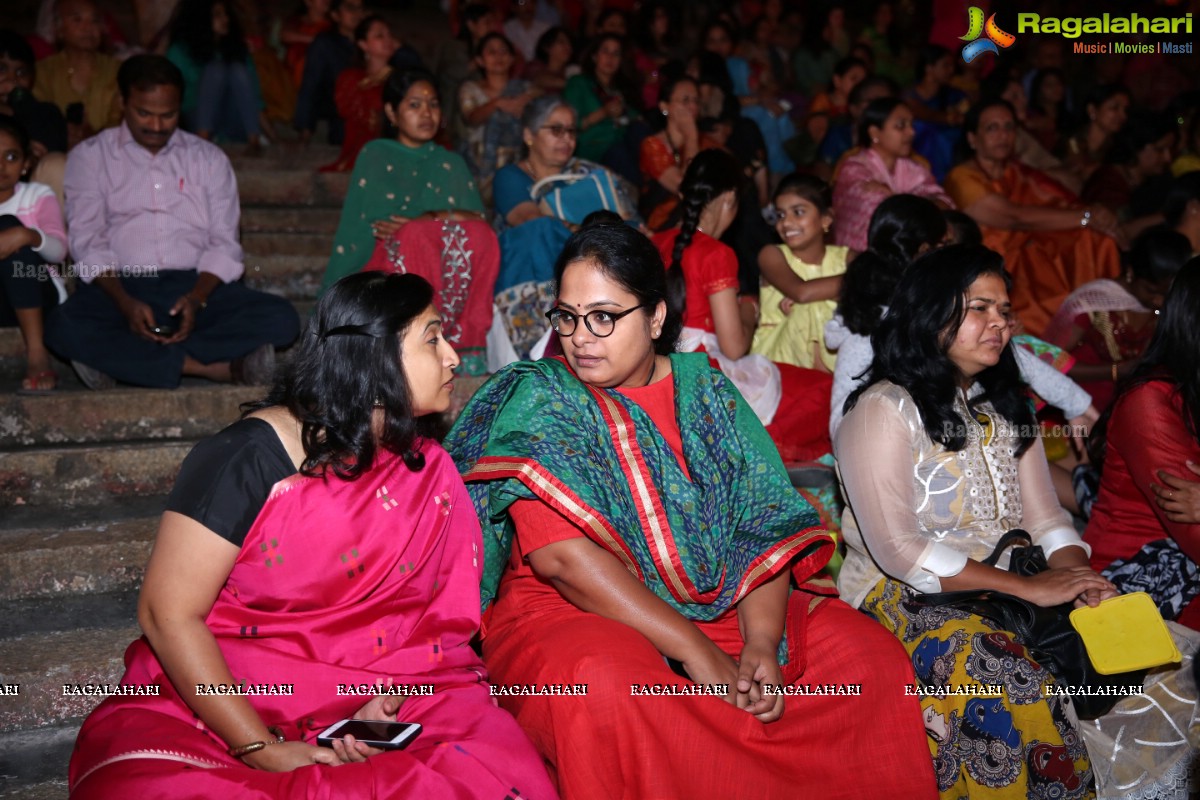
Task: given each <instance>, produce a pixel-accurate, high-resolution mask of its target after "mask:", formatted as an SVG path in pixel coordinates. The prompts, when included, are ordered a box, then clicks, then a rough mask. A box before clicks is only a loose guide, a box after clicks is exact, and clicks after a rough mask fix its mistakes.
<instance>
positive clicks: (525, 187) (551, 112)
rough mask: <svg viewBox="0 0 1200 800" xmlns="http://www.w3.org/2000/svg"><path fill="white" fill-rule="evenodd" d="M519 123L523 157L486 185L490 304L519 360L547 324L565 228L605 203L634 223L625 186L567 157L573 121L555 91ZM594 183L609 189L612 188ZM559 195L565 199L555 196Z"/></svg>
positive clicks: (572, 143) (572, 151)
mask: <svg viewBox="0 0 1200 800" xmlns="http://www.w3.org/2000/svg"><path fill="white" fill-rule="evenodd" d="M521 126H522V129H523V130H522V137H523V139H524V143H525V156H524V158H522V159H521V160H519V161H516V162H514V163H511V164H508V165H506V166H504V167H502V168H501V169H500V171H499V172H497V173H496V179H495V182H494V184H493V195H494V199H495V204H496V221H495V226H496V229H497V232H498V233H499V234H500V275H499V277H498V278H497V279H496V307H497V309H499V311H500V315H501V318H502V320H503V322H504V326H505V331H506V333H507V334H508V337H509V339H510V341H511V343H512V346H513V351H512V353H511V355H510V358H511V359H515V358H527V357H528V356H529V352H530V349H531V348H532V347H533V345H534V344H535V343H536V342H537V341H538V340H539V339H540V338H542V336H543V335H544V334H545V333H546V331H547V330H548V326H547V323H546V318H545V312H546V311H548V310H549V309H550V305H551V303H552V302H553V300H554V290H553V288H552V285H551V281H550V277H551V275H550V270H551V267H552V266H553V264H554V260H555V259H556V258H558V254H559V253H560V252H561V251H562V248H563V245H564V244H566V242H567V239H568V238H570V236H571V231H572V229H573V228H574V227H575V226H577V225H578V224H579V223H581V222H582V221H583V218H584V217H585V216H587V215H588V214H590V213H591V212H593V211H598V210H600V209H602V208H605V207H606V201H607V205H608V206H609V207H615V209H616V210H617V213H619V214H620V216H621V217H622V218H623V219H626V220H628V221H630V222H631V223H632V224H635V225H636V224H640V219H639V218H638V216H637V211H636V210H635V209H636V204H635V201H634V199H633V197H631V194H632V193H631V191H630V188H629V187H628V186H627V185H626V184H625V183H624V182H623V181H622V180H621V179H619V178H617V177H616V176H615V175H614V174H613V173H612V172H610V171H609V170H607V169H606V168H604V167H602V166H600V165H599V164H596V163H594V162H591V161H587V160H585V159H582V158H576V157H575V142H576V140H577V138H578V136H579V127H578V121H577V119H576V116H575V110H574V109H573V108H571V106H569V105H568V104H567V102H566V101H565V100H564V99H563V98H562V97H560V96H558V95H545V96H543V97H539V98H537V99H536V100H534V101H533V102H531V103H530V104H529V105H528V106H527V107H526V109H525V114H524V115H523V117H522V119H521ZM565 176H572V177H569V178H568V177H565ZM592 176H594V177H592ZM543 181H544V182H543ZM576 184H578V185H576ZM571 187H574V188H571ZM598 187H602V188H603V187H611V188H612V189H613V194H612V195H611V196H608V195H606V194H605V193H604V192H603V191H599V190H598ZM564 193H565V194H567V195H570V197H569V198H568V199H570V200H571V201H572V202H569V203H565V204H564V203H560V202H555V200H556V199H558V198H562V197H563V194H564ZM575 200H578V201H579V202H574V201H575Z"/></svg>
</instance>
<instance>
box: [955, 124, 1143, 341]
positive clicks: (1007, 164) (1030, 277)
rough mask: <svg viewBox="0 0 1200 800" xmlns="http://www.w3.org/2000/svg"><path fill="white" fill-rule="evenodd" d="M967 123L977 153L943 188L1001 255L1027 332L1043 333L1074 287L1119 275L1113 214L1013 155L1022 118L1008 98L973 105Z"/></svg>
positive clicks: (1017, 311) (985, 242) (956, 169)
mask: <svg viewBox="0 0 1200 800" xmlns="http://www.w3.org/2000/svg"><path fill="white" fill-rule="evenodd" d="M964 128H965V130H966V131H967V143H968V144H969V145H970V146H971V149H972V150H974V156H973V158H971V159H969V160H967V161H965V162H963V163H961V164H959V165H958V166H957V167H955V168H954V169H952V170H951V171H950V174H949V175H947V176H946V192H947V193H948V194H949V195H950V197H951V198H952V199H953V200H954V204H955V206H957V207H958V208H959V209H961V210H962V211H964V212H966V213H967V214H968V215H969V216H970V217H972V218H973V219H974V220H975V221H976V222H978V223H979V227H980V228H981V229H982V231H983V243H984V244H985V245H986V246H987V247H989V248H991V249H992V250H995V251H996V252H998V253H1000V254H1001V255H1002V256H1004V265H1005V268H1006V269H1007V270H1008V272H1009V273H1010V274H1011V275H1012V280H1013V286H1012V292H1011V293H1010V297H1011V299H1012V304H1013V311H1015V312H1016V314H1017V317H1018V318H1019V319H1020V321H1021V323H1022V324H1023V325H1024V332H1025V333H1029V334H1032V335H1034V336H1040V335H1041V334H1042V332H1043V330H1044V329H1045V327H1046V325H1047V323H1049V322H1050V319H1051V318H1052V317H1053V316H1054V314H1055V312H1057V311H1058V307H1059V306H1060V305H1062V302H1063V300H1065V299H1066V297H1067V295H1069V294H1070V293H1071V292H1072V291H1074V290H1075V289H1077V288H1079V287H1080V286H1082V285H1083V284H1085V283H1087V282H1088V281H1093V280H1096V279H1097V278H1115V277H1116V276H1117V275H1118V274H1119V273H1120V266H1121V265H1120V254H1119V253H1118V251H1117V243H1116V241H1115V239H1114V238H1113V237H1114V236H1115V235H1116V229H1117V220H1116V217H1114V216H1113V214H1112V212H1111V211H1109V210H1108V209H1106V208H1104V207H1103V206H1092V207H1085V206H1083V205H1082V204H1081V203H1079V202H1078V200H1077V199H1076V198H1075V196H1074V195H1072V194H1071V193H1070V192H1069V191H1067V190H1066V189H1064V188H1063V187H1062V186H1060V185H1059V184H1057V183H1055V182H1054V181H1053V180H1052V179H1050V178H1048V177H1046V176H1045V175H1043V174H1042V173H1041V172H1038V171H1037V170H1035V169H1032V168H1031V167H1026V166H1025V165H1023V164H1021V163H1020V162H1019V161H1018V160H1017V159H1016V158H1014V155H1013V154H1014V148H1015V146H1016V130H1017V117H1016V112H1015V111H1013V107H1012V106H1011V105H1010V104H1009V103H1008V102H1007V101H1005V100H991V101H985V102H984V103H981V104H979V105H977V106H975V107H974V108H972V109H971V111H970V113H968V115H967V120H966V123H965V125H964Z"/></svg>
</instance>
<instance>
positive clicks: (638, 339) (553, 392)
mask: <svg viewBox="0 0 1200 800" xmlns="http://www.w3.org/2000/svg"><path fill="white" fill-rule="evenodd" d="M555 282H556V284H557V286H558V297H557V298H556V302H555V306H554V308H553V310H552V311H551V312H550V315H549V316H550V322H551V324H552V325H553V326H554V328H555V330H556V331H557V332H558V334H559V336H560V338H561V342H562V349H563V353H564V357H563V358H545V359H542V360H540V361H536V362H518V363H516V364H512V365H510V366H508V367H506V368H504V369H503V370H501V371H500V372H498V373H497V374H496V375H495V376H494V377H493V378H492V380H491V381H489V382H488V383H487V384H486V385H485V386H484V387H483V388H482V389H481V390H480V391H479V392H478V393H477V394H476V395H475V397H474V398H473V399H472V401H471V402H470V403H469V404H468V405H467V407H466V408H465V409H464V410H463V412H462V414H461V415H460V416H459V418H458V422H457V423H456V425H455V428H454V429H453V430H452V431H451V432H450V434H449V435H448V436H447V438H446V445H447V448H448V449H449V450H450V452H451V453H452V454H453V456H454V459H455V462H456V463H457V464H458V466H459V469H460V470H461V471H463V473H464V479H465V480H466V481H467V482H468V489H469V491H470V492H471V496H472V499H473V500H474V502H475V507H476V512H477V513H478V514H479V518H480V520H481V522H482V524H483V526H484V528H485V532H484V572H485V578H484V590H483V592H484V593H483V597H484V602H485V604H488V603H491V601H492V599H493V598H495V606H494V608H493V609H492V611H491V612H490V617H489V619H488V622H487V629H486V632H485V635H484V639H483V650H484V659H485V661H486V663H487V665H488V669H489V671H490V674H491V676H492V678H493V680H494V681H495V682H496V685H497V686H502V687H508V688H509V692H508V693H505V692H503V691H502V692H501V695H500V698H499V699H500V705H501V706H502V707H503V708H506V709H508V710H511V711H512V712H513V713H514V714H515V715H516V717H517V721H518V722H519V723H521V725H522V727H524V729H525V730H526V731H528V732H529V734H530V736H531V738H533V740H534V742H535V744H536V745H537V747H538V749H539V750H540V751H541V753H542V755H543V757H544V758H545V759H546V761H547V762H548V764H549V765H550V766H551V771H552V773H553V774H554V775H555V777H556V779H557V782H558V789H559V792H560V793H561V794H562V796H563V797H565V798H569V800H579V799H580V798H597V799H599V798H614V797H625V798H654V799H655V800H663V798H675V797H679V798H699V797H704V798H710V797H711V798H733V797H745V798H794V797H797V796H798V793H800V794H803V795H804V796H812V797H821V798H860V797H879V796H880V792H881V791H882V792H883V793H884V794H885V795H887V796H889V797H897V798H905V800H910V799H913V800H915V799H917V798H931V797H933V796H934V795H935V794H936V792H935V788H934V784H933V772H932V768H931V766H930V764H931V762H930V759H929V749H928V746H927V744H926V742H925V736H924V734H923V731H922V723H921V721H920V709H919V708H918V706H917V701H916V700H917V699H916V698H915V697H908V696H906V692H905V691H904V688H905V686H906V685H907V684H908V683H909V682H910V681H912V680H913V674H912V668H911V666H910V665H909V663H908V660H907V659H906V658H905V656H904V653H903V652H902V650H901V648H900V647H899V646H898V643H897V642H896V640H895V639H892V638H891V637H889V636H888V634H887V632H886V631H885V630H884V629H883V627H882V626H879V625H876V624H874V623H872V622H871V621H870V620H868V619H867V618H866V617H865V616H863V615H861V614H857V613H855V612H853V611H852V610H851V609H850V608H849V606H847V605H846V604H845V603H843V602H841V601H840V600H836V599H834V598H832V597H829V596H828V594H827V593H828V592H829V591H830V590H831V587H830V586H829V583H828V581H823V580H819V579H815V576H816V574H817V571H818V570H820V569H821V567H822V566H823V565H824V564H825V563H826V561H827V560H828V558H829V556H830V554H831V552H832V546H831V544H832V543H831V540H830V537H829V536H828V534H826V533H825V532H824V531H822V530H820V528H819V527H818V518H817V515H816V513H815V512H814V511H813V509H812V507H811V506H809V505H808V504H807V503H806V502H805V501H804V500H803V499H801V498H800V496H799V495H798V494H797V493H796V492H795V491H794V490H793V489H792V487H791V484H790V482H789V481H788V478H787V474H786V472H785V471H784V469H783V465H782V464H781V463H780V461H779V457H778V455H777V454H776V453H775V451H774V448H773V447H772V445H771V442H770V440H769V439H768V437H767V436H766V434H765V432H764V430H763V428H762V425H761V424H759V422H758V421H757V420H756V419H755V417H754V414H753V412H752V411H750V409H749V408H748V406H747V404H746V402H745V401H744V400H743V399H742V398H741V396H740V395H739V394H738V392H737V391H736V389H734V388H733V386H732V385H731V384H730V382H729V381H728V380H727V379H726V378H725V377H724V376H722V375H721V374H720V373H719V372H717V371H715V370H713V369H712V368H711V367H710V366H709V365H708V363H707V359H706V358H705V357H704V356H703V355H700V354H693V353H679V352H676V351H675V344H676V340H677V338H678V336H679V332H680V329H681V327H682V320H681V319H680V312H679V309H678V307H677V305H676V304H674V303H672V302H671V300H669V299H668V291H667V281H666V274H665V271H664V270H663V268H662V262H661V259H660V258H659V256H658V253H657V252H655V250H654V248H653V246H651V245H650V243H649V242H648V241H647V240H646V239H645V238H644V237H643V236H642V235H641V234H639V233H638V232H637V231H635V230H633V229H632V228H630V227H628V226H626V225H623V224H611V223H600V224H591V225H587V226H585V227H584V228H583V229H582V230H581V231H580V232H578V233H576V234H575V235H574V236H572V238H571V239H570V240H569V241H568V242H567V245H566V247H565V248H564V250H563V252H562V255H561V256H560V257H559V259H558V262H557V263H556V264H555ZM792 576H794V577H795V578H796V579H797V580H798V581H799V582H800V586H799V588H793V587H792V585H791V580H790V578H791V577H792ZM497 585H498V591H497V588H496V587H497ZM562 684H568V685H570V688H571V689H572V690H573V691H574V690H575V689H576V688H577V687H579V686H581V685H584V686H586V694H583V693H579V694H573V695H572V696H561V695H560V696H555V695H551V696H546V695H545V694H542V692H543V691H545V690H544V688H543V687H553V686H555V685H562ZM830 684H832V685H834V687H835V688H834V689H833V691H834V692H835V693H836V692H837V691H839V689H837V688H836V687H838V686H840V687H842V690H846V691H849V692H852V693H854V692H857V691H858V690H859V689H860V688H861V694H857V695H855V696H843V697H838V696H829V695H824V696H818V695H814V694H804V696H797V695H799V694H801V693H802V692H803V690H798V689H797V688H796V687H799V686H804V685H808V686H809V687H814V688H815V687H827V686H828V685H830ZM513 686H516V687H517V688H516V689H515V690H513V689H512V688H511V687H513ZM526 687H528V688H526ZM777 687H782V691H778V690H777ZM846 687H853V688H849V689H847V688H846ZM549 691H554V689H552V688H550V689H549ZM821 691H827V690H826V689H824V688H823V689H821ZM785 695H791V696H785ZM801 787H802V788H801Z"/></svg>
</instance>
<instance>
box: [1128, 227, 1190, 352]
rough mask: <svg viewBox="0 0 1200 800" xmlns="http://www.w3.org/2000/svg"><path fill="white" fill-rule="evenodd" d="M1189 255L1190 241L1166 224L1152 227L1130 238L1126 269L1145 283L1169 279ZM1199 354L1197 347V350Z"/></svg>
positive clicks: (1185, 261)
mask: <svg viewBox="0 0 1200 800" xmlns="http://www.w3.org/2000/svg"><path fill="white" fill-rule="evenodd" d="M1191 257H1192V243H1191V242H1190V241H1188V238H1187V237H1186V236H1184V235H1183V234H1182V233H1179V232H1178V231H1174V230H1171V229H1170V228H1168V227H1166V226H1165V225H1160V226H1158V227H1155V228H1151V229H1150V230H1148V231H1145V232H1143V233H1142V235H1141V236H1138V237H1137V239H1134V241H1133V247H1131V248H1130V249H1129V269H1130V271H1131V272H1132V273H1133V277H1135V278H1141V279H1142V280H1144V281H1146V282H1147V283H1163V282H1164V281H1171V280H1173V279H1174V278H1175V276H1176V275H1178V274H1179V270H1181V269H1182V268H1183V265H1184V264H1186V263H1187V261H1188V259H1190V258H1191ZM1196 352H1197V354H1198V356H1200V350H1197V351H1196Z"/></svg>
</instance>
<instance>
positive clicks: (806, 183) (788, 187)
mask: <svg viewBox="0 0 1200 800" xmlns="http://www.w3.org/2000/svg"><path fill="white" fill-rule="evenodd" d="M785 194H794V195H796V196H798V197H801V198H803V199H805V200H807V201H808V202H810V203H812V204H813V205H814V206H816V207H817V211H820V212H821V213H822V214H828V213H830V210H831V209H832V208H833V189H831V188H830V186H829V184H828V183H826V182H825V181H823V180H821V179H820V178H818V177H817V176H815V175H808V174H805V173H803V172H793V173H791V174H790V175H785V176H784V177H783V179H782V180H780V181H779V185H778V186H776V187H775V192H774V194H772V195H771V202H773V203H777V202H779V198H781V197H783V196H784V195H785Z"/></svg>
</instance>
